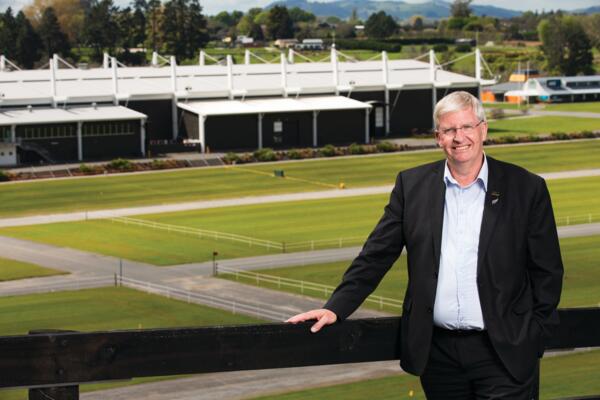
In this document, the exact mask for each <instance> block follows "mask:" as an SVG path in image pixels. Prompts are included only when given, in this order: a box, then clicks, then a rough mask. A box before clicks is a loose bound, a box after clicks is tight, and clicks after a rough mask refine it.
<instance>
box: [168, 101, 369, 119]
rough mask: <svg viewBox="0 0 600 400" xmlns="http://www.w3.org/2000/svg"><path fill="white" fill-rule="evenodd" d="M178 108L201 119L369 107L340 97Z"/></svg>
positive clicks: (209, 103)
mask: <svg viewBox="0 0 600 400" xmlns="http://www.w3.org/2000/svg"><path fill="white" fill-rule="evenodd" d="M178 106H179V107H180V108H182V109H184V110H187V111H190V112H193V113H194V114H198V115H203V116H211V115H233V114H259V113H261V114H262V113H265V114H267V113H279V112H302V111H328V110H356V109H366V108H371V105H370V104H367V103H363V102H361V101H358V100H353V99H350V98H348V97H343V96H318V97H299V98H270V99H248V100H244V101H241V100H213V101H194V102H188V103H179V104H178Z"/></svg>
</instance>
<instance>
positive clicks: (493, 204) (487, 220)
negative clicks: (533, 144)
mask: <svg viewBox="0 0 600 400" xmlns="http://www.w3.org/2000/svg"><path fill="white" fill-rule="evenodd" d="M487 161H488V187H487V192H486V194H485V203H484V205H483V218H482V220H481V231H480V233H479V250H478V254H477V273H478V274H479V273H481V267H482V265H483V260H484V259H485V254H486V252H487V249H488V247H489V244H490V241H491V239H492V235H493V233H494V227H495V226H496V221H497V220H498V215H500V212H501V211H502V208H503V205H504V203H505V202H506V201H504V199H503V197H504V195H505V194H506V193H505V188H506V184H505V181H504V179H503V176H502V175H503V174H502V170H501V169H500V168H499V165H498V164H497V163H496V161H495V160H494V159H493V158H490V157H487Z"/></svg>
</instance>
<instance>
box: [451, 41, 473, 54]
mask: <svg viewBox="0 0 600 400" xmlns="http://www.w3.org/2000/svg"><path fill="white" fill-rule="evenodd" d="M454 50H456V52H457V53H470V52H471V45H470V44H468V43H463V44H458V45H456V48H455V49H454Z"/></svg>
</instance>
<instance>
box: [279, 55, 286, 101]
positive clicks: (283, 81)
mask: <svg viewBox="0 0 600 400" xmlns="http://www.w3.org/2000/svg"><path fill="white" fill-rule="evenodd" d="M280 59H281V88H282V90H283V97H287V60H286V59H285V54H283V53H281V55H280Z"/></svg>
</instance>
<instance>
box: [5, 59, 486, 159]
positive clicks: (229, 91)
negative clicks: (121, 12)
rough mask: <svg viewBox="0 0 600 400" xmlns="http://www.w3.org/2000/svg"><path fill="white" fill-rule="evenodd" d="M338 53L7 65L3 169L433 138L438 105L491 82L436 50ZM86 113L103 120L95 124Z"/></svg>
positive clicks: (474, 91)
mask: <svg viewBox="0 0 600 400" xmlns="http://www.w3.org/2000/svg"><path fill="white" fill-rule="evenodd" d="M341 54H342V53H338V52H337V51H336V50H335V49H332V51H331V54H330V56H329V59H328V60H325V61H323V60H322V61H321V62H302V63H296V62H294V59H293V57H292V56H293V55H294V53H293V50H290V54H289V56H288V57H286V56H284V54H283V53H282V54H281V57H280V60H279V62H278V63H261V64H252V63H250V57H248V56H247V57H246V62H245V63H244V64H237V65H236V64H234V63H233V59H232V58H231V56H227V57H226V59H225V62H224V63H222V64H213V65H206V62H205V61H206V57H208V56H207V55H206V54H204V53H202V54H201V57H200V63H199V65H187V66H178V65H176V63H175V60H174V58H173V57H171V60H170V64H169V65H167V66H158V65H155V66H149V67H128V68H126V67H123V66H119V63H118V61H117V60H116V59H114V58H112V59H111V58H109V57H106V58H105V63H104V65H103V68H93V69H76V68H64V67H62V64H61V60H60V59H59V58H58V57H55V58H54V59H52V60H51V62H50V63H49V69H48V70H28V71H20V70H14V69H13V70H8V69H6V68H4V69H2V68H3V67H0V134H1V136H0V141H1V142H2V147H1V148H0V153H2V152H4V154H8V153H11V152H12V153H13V154H12V155H11V156H10V157H14V156H15V154H19V157H16V158H10V159H9V158H8V157H9V156H7V155H5V156H4V157H5V158H2V156H0V160H2V162H3V163H5V164H6V163H9V162H10V161H15V162H17V163H18V162H35V160H36V158H37V160H38V161H42V162H51V161H50V160H52V162H59V161H60V162H62V161H77V160H79V161H84V160H91V159H102V158H112V157H115V156H130V155H132V156H142V155H145V154H146V153H147V151H148V150H152V149H153V146H159V145H160V146H163V147H164V146H165V145H167V146H166V147H168V148H170V149H176V148H177V146H181V148H182V149H185V148H186V147H185V145H186V144H189V145H193V146H196V148H199V149H200V150H201V151H207V150H211V151H213V150H214V151H227V150H254V149H258V148H261V147H274V148H290V147H310V146H322V145H325V144H349V143H352V142H357V143H359V142H360V143H366V142H369V141H371V140H373V139H378V138H385V137H389V136H394V137H401V136H409V135H411V134H414V133H419V132H427V131H429V130H430V129H431V128H432V127H433V121H432V116H431V114H432V110H433V107H434V105H435V103H436V102H437V100H438V99H439V98H441V97H442V96H444V95H445V94H447V93H449V92H451V91H454V90H467V91H469V92H471V93H473V94H475V95H478V94H479V91H480V87H481V86H482V85H485V84H488V83H489V82H487V81H485V80H482V79H481V75H480V73H478V74H477V76H476V77H469V76H466V75H461V74H457V73H453V72H450V71H446V70H444V69H443V68H442V67H441V66H439V65H438V64H437V63H436V62H435V56H434V54H433V52H430V54H429V58H430V61H429V62H423V61H418V60H388V57H387V54H386V53H385V52H383V53H382V54H381V59H380V60H374V61H362V62H356V61H348V60H346V61H341V57H342V55H341ZM477 57H480V56H479V52H476V65H477V68H476V71H479V70H480V69H481V68H480V63H479V62H478V61H477ZM0 65H4V66H6V65H7V64H6V63H4V64H2V63H0ZM83 110H88V111H85V112H84V111H83ZM88 112H89V116H90V117H89V118H92V116H93V115H100V114H102V119H99V120H93V119H87V115H88V114H86V113H88ZM74 114H79V115H80V116H81V115H84V114H85V115H86V118H84V119H77V118H75V119H73V118H72V117H73V116H74ZM17 115H18V116H20V117H19V118H22V119H19V120H18V122H15V121H17V119H15V118H16V117H15V116H17ZM42 115H44V116H47V117H45V118H40V119H39V121H37V122H35V123H33V124H32V123H30V122H31V121H30V122H27V121H28V119H27V117H30V118H34V117H36V118H37V116H42ZM11 116H12V117H11ZM11 118H12V119H11ZM111 121H112V122H114V124H113V125H110V123H111ZM140 121H143V123H142V122H140ZM29 125H32V126H29ZM33 125H35V126H33ZM109 125H110V126H111V127H110V128H106V126H109ZM34 131H35V133H32V132H34ZM13 150H14V151H13ZM153 154H155V152H153Z"/></svg>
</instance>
